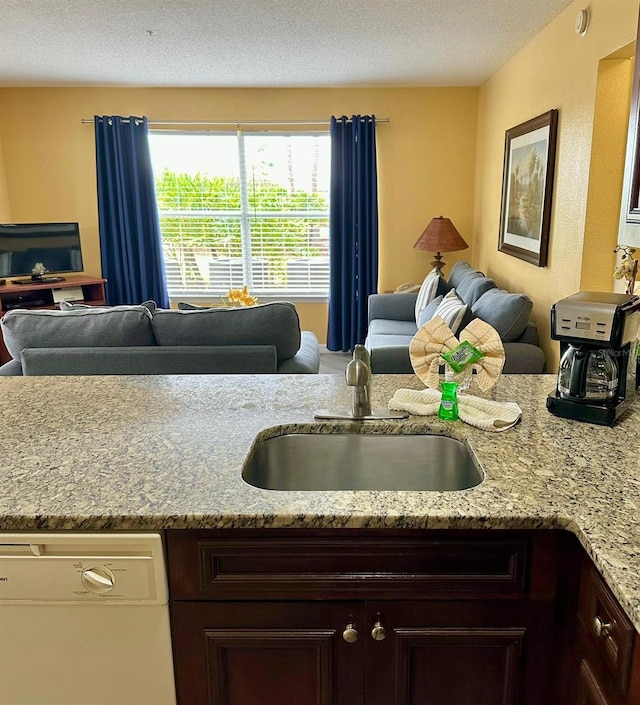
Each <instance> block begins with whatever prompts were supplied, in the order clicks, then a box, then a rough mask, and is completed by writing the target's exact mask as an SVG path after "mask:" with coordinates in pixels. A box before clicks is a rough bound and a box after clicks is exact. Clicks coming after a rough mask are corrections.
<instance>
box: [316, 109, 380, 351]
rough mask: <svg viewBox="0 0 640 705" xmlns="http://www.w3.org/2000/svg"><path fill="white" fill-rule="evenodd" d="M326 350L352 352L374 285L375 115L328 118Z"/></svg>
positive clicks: (361, 339)
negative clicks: (328, 183) (327, 296)
mask: <svg viewBox="0 0 640 705" xmlns="http://www.w3.org/2000/svg"><path fill="white" fill-rule="evenodd" d="M330 133H331V194H330V196H331V202H330V211H329V247H330V249H329V255H330V268H331V273H330V279H329V282H330V284H329V329H328V334H327V348H328V349H329V350H342V351H343V352H347V351H349V350H353V348H354V346H355V345H356V343H364V339H365V337H366V334H367V305H368V298H369V294H374V293H376V291H377V289H378V185H377V167H376V120H375V116H368V115H363V116H361V115H354V116H352V117H351V118H347V117H345V116H344V115H343V116H342V117H341V118H339V119H337V118H335V117H332V118H331V129H330Z"/></svg>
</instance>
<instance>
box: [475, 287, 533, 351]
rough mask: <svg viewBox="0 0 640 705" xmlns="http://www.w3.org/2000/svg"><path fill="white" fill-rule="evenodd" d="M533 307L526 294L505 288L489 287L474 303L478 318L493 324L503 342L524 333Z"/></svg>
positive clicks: (515, 338)
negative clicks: (515, 292) (512, 291)
mask: <svg viewBox="0 0 640 705" xmlns="http://www.w3.org/2000/svg"><path fill="white" fill-rule="evenodd" d="M532 309H533V302H532V301H531V299H530V298H529V297H528V296H527V295H526V294H511V293H509V292H508V291H504V289H489V291H487V292H485V293H484V294H483V295H482V296H481V297H480V298H479V299H478V300H477V301H476V303H475V304H473V313H474V315H475V316H476V318H481V319H482V320H483V321H484V322H485V323H488V324H489V325H490V326H493V327H494V328H495V329H496V330H497V331H498V334H499V335H500V338H501V340H502V342H503V343H511V342H513V341H514V340H517V339H518V338H519V337H520V336H521V335H522V333H523V332H524V329H525V328H526V327H527V322H528V321H529V316H530V315H531V310H532Z"/></svg>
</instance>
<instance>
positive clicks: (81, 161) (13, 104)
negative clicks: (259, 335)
mask: <svg viewBox="0 0 640 705" xmlns="http://www.w3.org/2000/svg"><path fill="white" fill-rule="evenodd" d="M477 97H478V89H477V88H406V89H405V88H387V89H190V88H146V89H141V88H4V89H0V106H1V107H0V142H1V144H2V145H3V147H4V161H5V167H6V180H7V190H8V196H9V199H10V203H11V217H12V219H13V220H15V221H17V222H20V221H22V222H28V221H31V222H34V221H35V222H37V221H39V220H45V221H46V220H77V221H78V222H79V223H80V229H81V234H82V238H83V254H84V257H85V268H86V271H87V273H88V274H93V275H99V274H100V254H99V241H98V221H97V203H96V179H95V156H94V155H95V152H94V138H93V128H92V126H90V125H82V124H81V122H80V121H81V119H82V118H92V117H93V116H94V115H96V114H99V115H112V114H116V115H131V114H133V115H146V116H147V117H148V118H149V119H150V120H164V119H169V120H284V119H297V120H305V119H307V120H315V119H320V118H322V119H325V118H326V119H327V122H328V119H329V116H330V115H332V114H333V115H342V114H346V115H352V114H357V113H362V114H371V113H374V114H375V115H377V116H378V117H388V118H389V119H390V123H388V124H385V123H381V124H380V125H379V126H378V130H377V136H378V170H379V225H380V280H379V284H380V290H381V291H384V290H387V289H393V288H395V287H396V286H397V285H398V284H400V283H403V282H406V281H415V282H421V281H422V279H423V278H424V276H425V273H426V271H427V270H428V268H429V262H430V261H431V259H432V255H431V253H427V252H419V251H417V250H414V249H413V244H414V242H415V241H416V240H417V239H418V237H419V235H420V233H421V232H422V231H423V230H424V228H425V226H426V225H427V223H428V222H429V220H430V219H431V218H432V217H434V216H436V215H440V214H443V215H446V216H448V217H449V218H451V219H452V220H453V222H454V223H455V224H456V226H457V228H458V230H459V231H460V233H461V234H462V235H463V237H464V238H465V239H467V241H468V242H469V244H471V235H472V220H473V195H474V171H475V151H476V120H477ZM1 193H2V176H1V171H0V194H1ZM1 204H2V201H1V195H0V208H1V207H2V206H1ZM0 212H1V211H0ZM470 253H471V250H465V251H464V252H462V253H451V254H449V255H446V256H445V261H446V262H447V264H448V265H450V264H451V263H453V262H454V261H455V260H456V259H461V258H469V257H470V256H471V255H470ZM297 306H298V309H299V311H300V316H301V322H302V327H303V328H305V329H308V330H313V331H314V332H315V333H316V334H317V335H318V338H319V339H320V341H321V342H324V341H325V340H326V317H327V307H326V304H299V305H297Z"/></svg>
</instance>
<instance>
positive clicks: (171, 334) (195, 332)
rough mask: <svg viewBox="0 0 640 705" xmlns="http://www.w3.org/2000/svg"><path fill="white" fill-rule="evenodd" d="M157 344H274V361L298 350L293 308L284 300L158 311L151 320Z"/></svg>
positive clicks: (298, 335) (297, 329) (298, 336)
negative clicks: (251, 304)
mask: <svg viewBox="0 0 640 705" xmlns="http://www.w3.org/2000/svg"><path fill="white" fill-rule="evenodd" d="M152 326H153V332H154V334H155V337H156V340H157V341H158V345H274V346H275V348H276V352H277V356H278V360H286V359H288V358H290V357H293V356H294V355H295V354H296V353H297V352H298V350H299V348H300V321H299V319H298V312H297V311H296V307H295V306H294V305H293V304H291V303H289V302H285V301H276V302H273V303H268V304H261V305H259V306H248V307H241V308H211V309H200V310H199V309H194V310H188V311H176V310H171V309H161V310H158V311H156V313H155V315H154V316H153V320H152Z"/></svg>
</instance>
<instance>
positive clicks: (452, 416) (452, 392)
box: [438, 365, 458, 421]
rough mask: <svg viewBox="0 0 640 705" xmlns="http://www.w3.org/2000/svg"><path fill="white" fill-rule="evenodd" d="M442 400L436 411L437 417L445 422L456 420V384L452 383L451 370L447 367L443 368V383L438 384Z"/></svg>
mask: <svg viewBox="0 0 640 705" xmlns="http://www.w3.org/2000/svg"><path fill="white" fill-rule="evenodd" d="M440 388H441V390H442V399H441V400H440V408H439V409H438V417H439V418H441V419H444V420H445V421H457V420H458V393H457V390H458V383H457V382H454V381H453V370H452V369H451V368H450V367H449V365H445V368H444V382H441V383H440Z"/></svg>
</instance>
